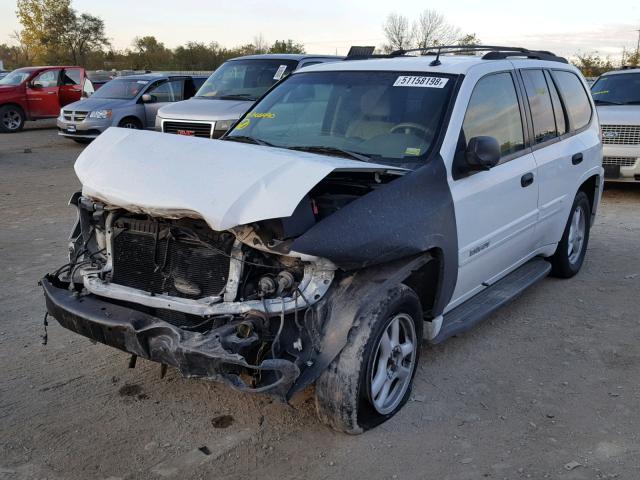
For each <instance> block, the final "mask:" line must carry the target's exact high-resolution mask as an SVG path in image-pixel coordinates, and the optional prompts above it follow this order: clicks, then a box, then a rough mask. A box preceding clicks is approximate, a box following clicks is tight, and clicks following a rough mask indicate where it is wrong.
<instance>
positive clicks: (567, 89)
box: [553, 70, 593, 131]
mask: <svg viewBox="0 0 640 480" xmlns="http://www.w3.org/2000/svg"><path fill="white" fill-rule="evenodd" d="M553 77H554V80H555V82H556V86H557V87H558V90H559V91H560V95H561V96H562V100H563V102H564V106H565V108H566V110H567V115H568V116H569V122H570V127H571V131H575V130H580V129H581V128H583V127H585V126H586V125H587V124H588V123H589V121H590V120H591V114H592V113H593V112H592V110H591V102H589V97H588V96H587V92H586V90H585V89H584V86H583V85H582V82H581V81H580V79H579V78H578V76H577V75H576V74H575V73H573V72H567V71H563V70H554V71H553Z"/></svg>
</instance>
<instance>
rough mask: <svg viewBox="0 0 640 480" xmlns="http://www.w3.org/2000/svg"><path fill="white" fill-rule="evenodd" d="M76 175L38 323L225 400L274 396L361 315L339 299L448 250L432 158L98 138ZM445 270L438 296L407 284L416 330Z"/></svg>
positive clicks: (304, 378)
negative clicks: (374, 158) (403, 159)
mask: <svg viewBox="0 0 640 480" xmlns="http://www.w3.org/2000/svg"><path fill="white" fill-rule="evenodd" d="M178 159H180V160H178ZM75 168H76V173H77V175H78V177H79V179H80V180H81V182H82V184H83V190H82V192H81V193H80V192H79V193H77V194H75V195H74V196H73V197H72V199H71V203H72V204H73V205H75V207H76V208H77V210H78V222H77V225H76V227H75V229H74V231H73V232H72V235H71V241H70V247H69V250H70V262H69V264H67V265H65V266H63V267H61V268H60V269H59V270H58V271H57V272H55V273H53V274H50V275H48V276H46V277H45V278H44V279H43V280H42V285H43V288H44V291H45V297H46V300H47V307H48V311H49V313H50V314H51V315H52V316H54V317H55V318H56V319H57V320H58V321H59V322H60V324H61V325H63V326H64V327H66V328H68V329H70V330H73V331H75V332H77V333H79V334H82V335H84V336H87V337H89V338H91V339H93V340H96V341H100V342H102V343H105V344H107V345H111V346H113V347H116V348H119V349H121V350H124V351H127V352H129V353H131V354H134V355H137V356H141V357H144V358H148V359H150V360H153V361H157V362H160V363H162V364H165V365H171V366H174V367H177V368H178V369H179V370H180V371H181V373H182V374H183V375H185V376H187V377H202V378H207V379H211V380H216V381H222V382H225V383H227V384H229V385H231V386H232V387H234V388H237V389H240V390H246V391H256V392H267V393H270V394H273V395H275V396H277V397H279V398H281V399H284V400H288V399H289V398H290V397H291V396H292V395H293V394H295V393H296V392H298V391H300V390H301V389H303V388H305V387H306V386H308V385H310V384H311V383H313V382H314V381H315V380H316V379H317V378H318V376H319V375H320V374H321V373H322V372H323V371H324V370H325V369H326V368H327V366H328V365H329V364H330V363H331V362H332V360H333V359H334V358H335V357H336V355H338V354H339V353H340V351H341V349H342V348H343V347H344V345H345V344H346V342H347V336H348V333H349V330H350V329H351V327H352V325H353V323H354V321H356V319H357V318H358V315H359V311H358V310H359V309H361V308H362V305H363V304H364V305H366V301H365V302H362V301H361V302H351V301H349V300H350V299H352V298H359V299H365V300H366V298H367V297H369V296H370V297H371V298H372V299H373V298H374V297H379V296H381V295H384V294H385V292H386V290H388V289H389V288H390V286H391V285H395V284H397V283H399V282H402V281H409V282H411V281H413V282H418V283H419V282H420V281H421V278H420V275H419V272H420V271H421V269H424V268H425V265H432V266H430V267H429V268H436V269H437V268H440V267H439V265H441V264H444V262H438V257H439V256H442V255H446V256H447V257H450V258H452V259H455V258H456V255H457V254H456V252H457V245H456V242H455V238H456V236H455V230H454V229H455V217H454V216H453V213H452V212H453V207H452V202H451V198H450V194H449V191H448V189H446V182H445V181H444V180H443V177H444V176H445V175H446V174H445V169H444V165H443V164H442V160H441V159H439V158H435V159H434V161H432V162H430V163H429V164H427V165H426V166H425V167H423V168H421V169H418V170H416V171H407V170H404V169H402V168H399V167H393V166H387V165H379V164H375V163H364V162H357V161H353V160H349V159H345V158H337V157H330V156H325V155H317V154H311V153H305V152H293V151H289V150H283V149H277V148H268V147H263V146H254V145H247V144H241V143H237V142H226V141H213V142H212V141H207V140H203V139H197V138H182V137H175V136H165V135H162V134H158V133H154V132H135V131H131V130H126V129H114V128H112V129H109V130H107V131H106V132H105V133H104V134H103V135H101V136H100V137H99V138H98V139H97V140H96V141H95V142H94V143H93V144H92V145H90V146H89V147H88V148H87V149H86V150H85V151H84V152H83V154H82V155H81V156H80V157H79V159H78V161H77V163H76V167H75ZM443 185H444V186H445V187H444V188H443ZM416 205H420V208H416ZM427 219H436V220H437V221H438V224H437V225H435V226H433V224H432V223H431V222H430V221H427ZM374 225H375V227H374ZM430 225H431V226H430ZM447 229H452V230H451V232H452V233H451V235H450V236H449V238H447V235H446V232H447ZM443 232H445V234H444V235H443ZM416 272H418V273H416ZM456 272H457V264H456V262H455V261H451V262H447V268H446V270H445V269H442V271H441V272H438V276H439V278H440V279H441V281H439V282H438V288H437V289H436V290H435V291H432V290H434V289H426V288H425V289H422V290H424V291H430V292H431V293H430V295H432V298H430V299H424V303H425V305H427V306H428V309H426V311H425V318H426V319H427V320H428V319H430V318H433V317H434V316H437V315H439V314H440V313H441V312H442V309H443V308H444V306H445V305H446V303H447V302H448V300H449V299H450V296H451V293H452V291H453V286H454V285H455V275H456Z"/></svg>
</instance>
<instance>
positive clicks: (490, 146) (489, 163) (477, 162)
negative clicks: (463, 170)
mask: <svg viewBox="0 0 640 480" xmlns="http://www.w3.org/2000/svg"><path fill="white" fill-rule="evenodd" d="M465 159H466V161H467V167H468V168H469V169H470V170H489V169H490V168H493V167H495V166H496V165H497V164H498V162H499V161H500V144H499V143H498V140H496V139H495V138H493V137H473V138H472V139H471V140H469V143H468V144H467V151H466V152H465Z"/></svg>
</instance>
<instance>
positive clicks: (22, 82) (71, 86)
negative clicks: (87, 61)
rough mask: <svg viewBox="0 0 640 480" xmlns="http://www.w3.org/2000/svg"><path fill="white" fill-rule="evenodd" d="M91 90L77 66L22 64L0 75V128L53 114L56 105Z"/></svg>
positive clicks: (57, 111) (9, 128)
mask: <svg viewBox="0 0 640 480" xmlns="http://www.w3.org/2000/svg"><path fill="white" fill-rule="evenodd" d="M92 91H93V86H92V85H91V82H90V81H89V80H88V79H87V78H86V72H85V71H84V69H83V68H81V67H62V66H56V67H51V66H50V67H25V68H19V69H17V70H14V71H13V72H11V73H10V74H8V75H7V76H5V77H4V78H2V79H0V132H5V133H11V132H18V131H20V130H22V127H23V126H24V122H25V120H38V119H41V118H56V117H57V116H58V115H59V114H60V108H61V107H63V106H64V105H67V104H69V103H72V102H76V101H78V100H80V99H81V98H82V96H83V93H86V94H89V93H91V92H92Z"/></svg>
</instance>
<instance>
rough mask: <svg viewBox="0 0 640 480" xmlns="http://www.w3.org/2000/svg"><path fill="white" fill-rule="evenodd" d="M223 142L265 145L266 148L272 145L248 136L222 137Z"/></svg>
mask: <svg viewBox="0 0 640 480" xmlns="http://www.w3.org/2000/svg"><path fill="white" fill-rule="evenodd" d="M223 140H233V141H234V142H241V143H253V144H254V145H265V146H267V147H273V144H271V143H269V142H265V141H264V140H260V139H259V138H254V137H250V136H248V135H233V136H229V137H224V138H223Z"/></svg>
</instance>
